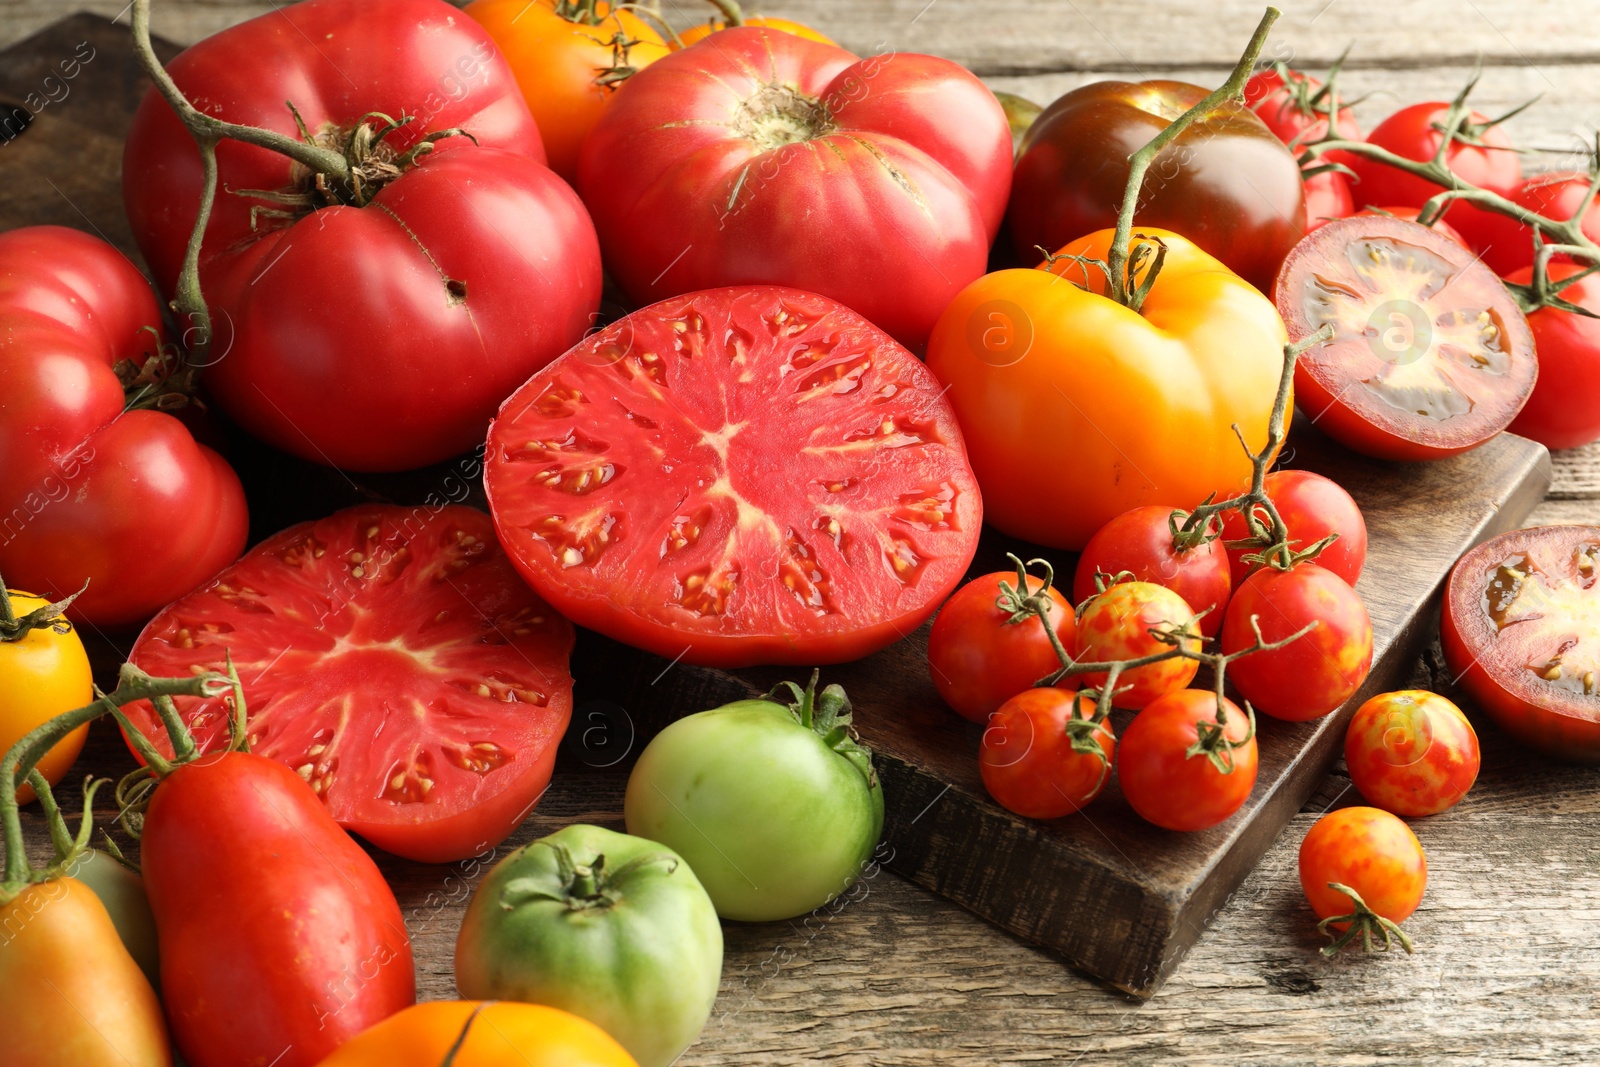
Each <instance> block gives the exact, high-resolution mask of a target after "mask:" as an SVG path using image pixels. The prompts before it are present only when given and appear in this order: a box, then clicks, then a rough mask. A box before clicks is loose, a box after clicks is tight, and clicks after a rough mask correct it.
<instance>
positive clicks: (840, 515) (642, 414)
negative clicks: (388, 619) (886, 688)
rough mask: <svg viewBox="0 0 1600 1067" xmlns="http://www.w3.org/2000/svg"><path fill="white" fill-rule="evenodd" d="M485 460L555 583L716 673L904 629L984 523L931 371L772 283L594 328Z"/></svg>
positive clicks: (850, 649)
mask: <svg viewBox="0 0 1600 1067" xmlns="http://www.w3.org/2000/svg"><path fill="white" fill-rule="evenodd" d="M729 32H732V31H729ZM707 48H708V49H709V48H710V46H709V45H708V46H707ZM629 91H630V92H632V90H631V89H630V90H629ZM486 464H487V466H486V470H485V474H484V488H485V490H486V491H487V492H488V496H489V506H490V509H491V510H492V511H493V512H494V516H495V525H496V527H497V529H498V530H499V531H500V538H501V541H502V543H503V544H504V545H505V546H506V550H507V551H508V552H509V553H510V555H511V558H512V562H513V563H515V564H516V566H517V569H518V570H519V571H520V572H521V573H522V576H523V577H524V578H526V579H527V580H528V582H529V583H530V584H531V585H532V586H533V587H534V588H535V589H537V590H538V591H539V593H540V595H541V596H543V597H545V598H546V599H547V600H549V601H550V602H551V603H552V604H555V605H556V606H557V607H558V608H560V609H561V610H562V611H563V612H564V613H565V614H566V615H567V616H568V617H569V618H571V619H572V620H573V621H574V622H577V623H578V624H579V625H581V626H587V627H589V628H590V629H594V630H599V631H600V632H601V633H604V634H607V635H608V636H611V637H614V638H616V639H618V640H620V641H625V642H627V643H629V644H632V645H636V646H638V647H640V648H645V649H648V650H649V651H652V652H655V653H657V654H659V655H662V656H667V657H681V658H682V659H684V660H685V661H687V662H689V663H702V664H711V665H714V666H723V667H729V666H744V665H748V664H752V663H834V662H838V661H841V660H850V659H857V658H859V657H861V656H864V655H866V654H867V653H869V652H874V651H876V650H877V649H879V648H882V647H883V646H885V645H887V644H889V643H891V642H893V641H896V640H898V639H899V638H902V637H904V636H905V635H907V634H909V633H910V632H911V631H912V630H915V629H916V628H917V627H918V626H920V625H921V624H922V623H923V622H924V621H925V620H926V619H927V617H928V616H929V615H931V614H933V611H934V609H935V608H936V607H938V605H939V604H940V603H941V602H942V601H943V600H944V598H945V597H947V596H949V595H950V592H951V590H953V589H954V588H955V586H956V583H957V582H959V581H960V580H961V577H962V575H963V574H964V573H965V572H966V568H967V564H968V563H969V562H971V560H972V556H973V553H974V552H975V551H976V549H977V543H978V533H979V527H980V525H981V523H982V509H983V506H982V504H981V502H980V500H979V496H978V489H977V484H976V482H975V480H974V478H973V476H972V472H971V470H970V469H969V468H968V466H967V458H966V449H965V448H964V447H963V445H962V439H961V430H960V428H959V427H958V426H957V425H956V420H955V415H954V413H953V412H951V410H950V407H949V405H948V403H947V402H946V401H945V400H944V398H943V394H942V391H941V390H940V388H939V383H938V382H937V381H935V380H934V378H933V375H931V374H929V373H928V371H927V369H926V368H925V367H924V366H923V365H922V364H921V363H920V362H919V361H918V360H917V359H916V357H914V356H912V355H911V353H909V352H907V351H906V350H905V349H903V348H901V347H900V346H899V345H897V344H895V343H894V341H892V340H891V339H890V338H889V337H887V336H886V335H885V334H884V333H883V332H881V331H880V330H877V329H875V328H874V327H873V326H872V325H871V324H870V323H868V322H867V321H865V320H864V319H862V318H861V317H860V316H859V315H857V314H855V313H854V312H852V311H850V310H849V309H848V308H845V307H842V306H840V305H839V304H836V303H834V302H833V301H832V300H829V299H827V298H826V297H821V296H815V295H813V294H810V293H802V292H799V291H797V290H793V289H779V288H774V287H770V286H762V287H749V288H731V289H715V290H711V291H709V292H704V293H691V294H689V295H688V296H683V297H677V298H674V299H671V300H666V301H663V302H661V303H660V304H656V305H654V306H653V307H648V308H645V309H644V310H642V311H636V312H634V313H633V314H632V315H629V316H628V317H627V318H625V319H622V320H620V321H619V322H616V323H614V324H613V325H611V326H609V327H607V328H606V329H604V330H602V331H600V332H599V333H597V334H594V335H593V336H591V337H589V338H588V339H587V340H585V341H584V342H583V344H581V345H579V346H578V347H576V348H574V349H573V350H572V351H571V352H570V353H568V354H567V355H566V356H565V357H564V358H563V359H561V360H560V361H559V362H557V363H555V364H554V365H552V366H550V367H548V368H546V369H545V370H543V371H541V372H540V373H538V374H536V375H534V376H533V378H532V379H530V380H529V381H528V383H527V384H526V385H524V386H523V387H522V388H521V389H520V390H519V391H518V392H517V393H515V394H514V395H513V396H512V397H511V398H510V399H509V400H507V401H506V402H505V405H504V406H503V407H502V408H501V409H500V415H499V417H498V418H497V419H496V420H495V423H494V426H493V428H492V429H491V430H490V433H489V446H488V458H487V460H486Z"/></svg>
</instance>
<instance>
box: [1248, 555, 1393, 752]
mask: <svg viewBox="0 0 1600 1067" xmlns="http://www.w3.org/2000/svg"><path fill="white" fill-rule="evenodd" d="M1252 616H1253V617H1256V618H1257V619H1259V621H1260V626H1261V636H1262V637H1263V638H1264V639H1266V641H1267V642H1269V643H1270V642H1273V641H1281V640H1283V639H1284V638H1286V637H1288V636H1289V635H1290V634H1293V633H1295V632H1296V631H1298V630H1300V629H1301V628H1303V627H1305V626H1306V625H1308V624H1310V623H1313V622H1314V623H1316V624H1317V625H1316V628H1315V629H1313V630H1312V631H1311V632H1310V633H1308V634H1306V635H1305V636H1303V637H1301V638H1299V639H1298V640H1296V641H1291V642H1290V643H1289V644H1287V645H1285V646H1284V647H1283V648H1280V649H1276V650H1273V651H1268V652H1255V653H1252V654H1251V655H1248V656H1244V657H1242V658H1240V659H1239V660H1237V661H1235V662H1233V663H1230V664H1229V665H1228V681H1230V682H1232V683H1233V684H1234V686H1235V687H1236V688H1237V689H1238V690H1239V692H1240V694H1241V695H1243V696H1244V698H1245V699H1246V700H1248V701H1250V703H1251V704H1253V705H1254V706H1255V708H1256V710H1258V711H1262V712H1265V713H1266V714H1268V715H1271V716H1272V717H1273V718H1276V719H1286V720H1288V721H1289V722H1303V721H1305V720H1307V719H1315V718H1317V717H1318V716H1321V715H1326V714H1328V712H1330V711H1333V710H1334V709H1335V708H1337V707H1339V706H1340V705H1342V704H1343V703H1344V702H1345V701H1346V700H1349V699H1350V697H1351V696H1352V695H1353V694H1354V693H1355V691H1356V690H1357V689H1359V688H1361V683H1362V682H1365V681H1366V680H1367V674H1368V672H1369V671H1371V669H1372V620H1371V618H1369V617H1368V615H1367V609H1366V605H1364V604H1362V603H1361V597H1359V596H1358V595H1356V592H1355V590H1353V589H1351V588H1350V586H1349V584H1348V583H1347V582H1345V580H1344V579H1343V578H1340V577H1339V576H1338V575H1337V574H1334V573H1333V572H1332V571H1330V570H1326V569H1325V568H1322V567H1319V566H1317V565H1316V564H1315V563H1311V562H1304V563H1296V564H1295V565H1294V566H1293V567H1292V568H1290V569H1289V570H1287V571H1282V570H1278V569H1277V568H1276V567H1263V568H1261V569H1260V570H1258V571H1256V572H1255V573H1254V574H1252V575H1250V577H1248V578H1246V579H1245V580H1244V581H1243V582H1242V583H1240V585H1239V588H1238V589H1236V590H1234V594H1233V600H1232V601H1230V602H1229V604H1228V614H1227V617H1226V618H1225V619H1224V620H1223V623H1222V651H1224V652H1229V653H1232V652H1238V651H1239V650H1241V649H1244V648H1248V647H1250V646H1251V645H1253V644H1254V643H1255V631H1254V630H1252V629H1251V626H1250V620H1251V618H1252Z"/></svg>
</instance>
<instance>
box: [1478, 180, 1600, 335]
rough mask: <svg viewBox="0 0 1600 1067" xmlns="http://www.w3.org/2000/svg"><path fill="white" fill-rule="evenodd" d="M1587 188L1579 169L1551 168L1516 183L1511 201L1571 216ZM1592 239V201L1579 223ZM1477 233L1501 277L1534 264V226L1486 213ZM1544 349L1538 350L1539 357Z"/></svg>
mask: <svg viewBox="0 0 1600 1067" xmlns="http://www.w3.org/2000/svg"><path fill="white" fill-rule="evenodd" d="M1588 190H1589V176H1588V175H1587V174H1584V173H1582V172H1581V171H1570V170H1562V171H1550V172H1548V173H1545V174H1530V175H1529V176H1528V178H1527V180H1526V181H1524V182H1523V183H1522V184H1521V185H1519V186H1517V188H1516V191H1515V192H1514V193H1513V194H1512V195H1511V198H1510V199H1511V201H1512V202H1513V203H1515V204H1518V205H1520V206H1522V207H1525V208H1527V209H1528V210H1529V211H1532V212H1535V213H1536V214H1539V215H1543V216H1544V217H1545V218H1549V219H1563V220H1564V219H1570V218H1572V217H1573V216H1574V215H1576V214H1577V213H1578V209H1579V208H1580V207H1582V206H1583V199H1584V196H1585V195H1586V194H1587V193H1588ZM1579 225H1580V228H1581V229H1582V230H1583V232H1584V235H1585V236H1586V237H1588V238H1589V240H1591V241H1600V207H1596V206H1595V205H1593V204H1591V205H1590V206H1589V209H1588V211H1586V212H1585V213H1584V216H1583V221H1582V223H1580V224H1579ZM1476 236H1477V238H1478V241H1479V242H1480V244H1481V245H1482V248H1481V249H1480V250H1481V251H1482V252H1483V261H1484V262H1485V263H1487V264H1489V266H1490V268H1491V269H1492V270H1493V271H1494V272H1495V273H1496V274H1499V275H1501V276H1502V277H1509V276H1511V275H1512V274H1515V273H1516V272H1517V271H1519V270H1522V269H1524V268H1530V269H1531V268H1532V267H1533V254H1534V248H1533V229H1532V227H1530V226H1526V225H1524V224H1523V223H1521V222H1518V221H1517V220H1516V219H1513V218H1511V217H1509V216H1506V215H1501V214H1498V213H1493V212H1485V213H1484V217H1483V219H1482V220H1481V221H1480V223H1479V225H1478V229H1477V233H1476ZM1551 260H1552V262H1555V263H1562V262H1567V261H1568V257H1567V256H1562V255H1557V256H1552V257H1551ZM1542 355H1543V352H1542V350H1541V357H1542Z"/></svg>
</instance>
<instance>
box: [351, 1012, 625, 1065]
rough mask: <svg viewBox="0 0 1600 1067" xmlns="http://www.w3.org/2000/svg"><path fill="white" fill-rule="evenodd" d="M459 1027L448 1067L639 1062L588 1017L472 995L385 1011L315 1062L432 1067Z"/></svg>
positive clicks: (441, 1059) (440, 1060) (442, 1055)
mask: <svg viewBox="0 0 1600 1067" xmlns="http://www.w3.org/2000/svg"><path fill="white" fill-rule="evenodd" d="M480 1009H481V1010H480ZM474 1013H476V1014H474ZM469 1020H470V1022H471V1025H470V1026H468V1022H469ZM463 1029H465V1031H466V1038H465V1040H463V1041H462V1042H461V1048H460V1049H459V1050H458V1051H457V1052H456V1056H455V1059H454V1060H453V1061H452V1064H453V1067H511V1065H515V1067H639V1065H638V1063H637V1062H635V1060H634V1058H633V1057H632V1056H630V1055H628V1053H627V1052H626V1051H625V1050H624V1049H623V1047H622V1046H621V1045H619V1044H617V1042H616V1041H615V1040H613V1039H612V1038H611V1037H610V1036H609V1035H608V1034H607V1033H606V1032H605V1031H604V1030H602V1029H600V1028H599V1027H598V1026H596V1025H595V1024H594V1023H591V1022H589V1021H588V1020H587V1019H580V1018H578V1017H577V1016H576V1015H571V1014H568V1013H567V1012H564V1011H562V1010H560V1009H559V1008H547V1007H545V1006H544V1005H542V1004H519V1003H516V1002H514V1001H471V1000H435V1001H431V1002H429V1003H427V1004H418V1005H416V1006H414V1007H410V1008H407V1009H406V1010H405V1011H402V1012H400V1013H399V1014H397V1015H391V1016H389V1017H388V1018H387V1019H385V1020H383V1021H382V1022H381V1023H378V1024H377V1025H376V1026H373V1027H371V1028H369V1029H367V1030H364V1031H362V1032H361V1033H360V1034H358V1035H356V1037H355V1038H353V1039H352V1040H350V1041H348V1042H346V1043H345V1044H343V1045H341V1046H340V1047H339V1048H338V1049H337V1050H335V1052H334V1053H333V1055H331V1056H329V1057H328V1058H327V1059H325V1060H323V1061H322V1063H321V1064H320V1065H319V1067H439V1064H440V1063H442V1062H443V1061H444V1058H445V1055H446V1053H448V1052H449V1051H450V1049H451V1046H453V1045H454V1044H455V1043H456V1041H457V1039H458V1038H460V1037H461V1034H462V1031H463Z"/></svg>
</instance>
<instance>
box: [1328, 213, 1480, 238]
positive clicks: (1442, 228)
mask: <svg viewBox="0 0 1600 1067" xmlns="http://www.w3.org/2000/svg"><path fill="white" fill-rule="evenodd" d="M1421 214H1422V209H1421V208H1418V207H1364V208H1362V209H1361V210H1360V211H1352V212H1351V213H1350V216H1351V217H1352V218H1366V219H1370V218H1373V217H1375V216H1379V215H1385V216H1388V217H1389V218H1391V219H1405V220H1406V221H1407V222H1416V221H1417V217H1418V216H1419V215H1421ZM1430 229H1432V230H1434V231H1435V232H1436V233H1442V234H1444V235H1445V236H1446V237H1448V238H1450V240H1452V241H1454V242H1455V243H1456V244H1458V245H1460V246H1461V247H1462V248H1466V247H1467V239H1466V238H1465V237H1463V236H1461V231H1460V230H1458V229H1456V228H1455V227H1454V226H1452V225H1450V224H1449V223H1448V222H1446V221H1444V219H1438V220H1436V221H1435V222H1434V223H1433V224H1432V226H1431V227H1430Z"/></svg>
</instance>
